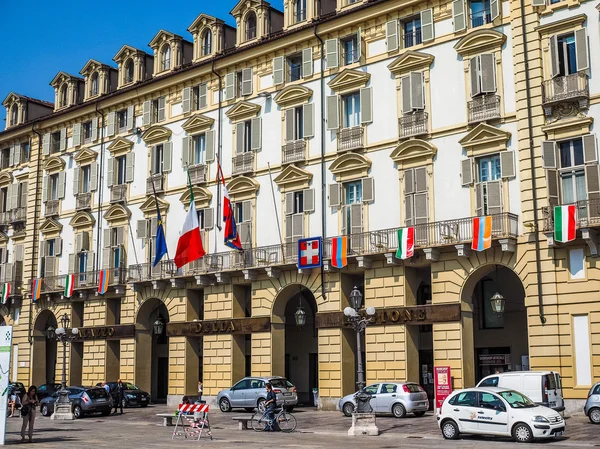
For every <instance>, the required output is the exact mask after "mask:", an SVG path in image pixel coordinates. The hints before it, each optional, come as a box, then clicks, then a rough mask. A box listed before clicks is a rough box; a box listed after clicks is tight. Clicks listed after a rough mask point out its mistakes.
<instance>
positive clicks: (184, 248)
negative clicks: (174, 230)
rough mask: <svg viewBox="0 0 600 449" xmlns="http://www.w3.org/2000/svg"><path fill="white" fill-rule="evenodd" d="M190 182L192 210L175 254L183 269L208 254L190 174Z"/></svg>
mask: <svg viewBox="0 0 600 449" xmlns="http://www.w3.org/2000/svg"><path fill="white" fill-rule="evenodd" d="M188 182H189V185H190V193H191V195H190V209H189V210H188V213H187V215H186V216H185V221H184V222H183V229H182V230H181V235H180V236H179V240H178V241H177V252H176V253H175V265H176V266H177V268H181V267H182V266H184V265H185V264H187V263H190V262H193V261H194V260H198V259H200V258H201V257H202V256H204V255H205V254H206V252H205V251H204V248H203V246H202V238H201V237H200V226H199V224H198V213H197V212H196V204H195V203H194V191H193V189H192V181H191V179H190V174H189V172H188Z"/></svg>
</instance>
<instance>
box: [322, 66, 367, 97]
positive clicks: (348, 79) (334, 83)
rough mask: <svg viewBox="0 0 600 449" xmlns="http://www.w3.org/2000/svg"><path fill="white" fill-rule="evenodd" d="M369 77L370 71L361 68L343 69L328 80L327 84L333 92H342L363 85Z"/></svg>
mask: <svg viewBox="0 0 600 449" xmlns="http://www.w3.org/2000/svg"><path fill="white" fill-rule="evenodd" d="M369 79H371V74H370V73H367V72H363V71H362V70H355V69H345V70H343V71H342V72H340V73H338V74H337V75H336V76H335V77H334V78H333V79H332V80H331V81H329V83H328V86H329V87H331V89H332V90H334V91H335V92H342V91H347V90H351V89H357V88H359V87H365V86H366V85H367V83H368V82H369Z"/></svg>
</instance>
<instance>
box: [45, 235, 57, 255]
mask: <svg viewBox="0 0 600 449" xmlns="http://www.w3.org/2000/svg"><path fill="white" fill-rule="evenodd" d="M46 256H50V257H52V256H56V240H55V239H49V240H46Z"/></svg>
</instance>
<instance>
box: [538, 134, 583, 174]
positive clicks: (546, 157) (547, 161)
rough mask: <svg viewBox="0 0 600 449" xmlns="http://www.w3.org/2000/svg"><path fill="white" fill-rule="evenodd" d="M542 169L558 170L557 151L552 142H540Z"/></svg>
mask: <svg viewBox="0 0 600 449" xmlns="http://www.w3.org/2000/svg"><path fill="white" fill-rule="evenodd" d="M584 157H585V156H584ZM542 168H546V169H548V168H558V151H557V146H556V142H555V141H554V140H545V141H543V142H542Z"/></svg>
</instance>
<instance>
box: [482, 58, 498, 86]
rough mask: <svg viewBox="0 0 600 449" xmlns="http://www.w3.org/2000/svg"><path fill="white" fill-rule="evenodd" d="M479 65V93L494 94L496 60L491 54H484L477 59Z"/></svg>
mask: <svg viewBox="0 0 600 449" xmlns="http://www.w3.org/2000/svg"><path fill="white" fill-rule="evenodd" d="M479 60H480V64H481V66H480V67H481V91H482V92H485V93H494V92H496V58H495V57H494V55H493V54H492V53H484V54H482V55H480V57H479Z"/></svg>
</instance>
